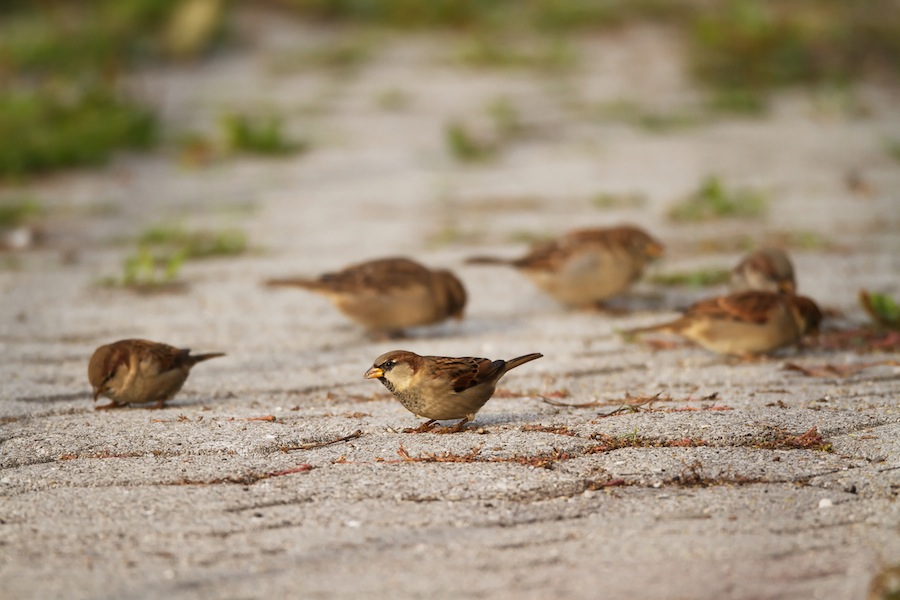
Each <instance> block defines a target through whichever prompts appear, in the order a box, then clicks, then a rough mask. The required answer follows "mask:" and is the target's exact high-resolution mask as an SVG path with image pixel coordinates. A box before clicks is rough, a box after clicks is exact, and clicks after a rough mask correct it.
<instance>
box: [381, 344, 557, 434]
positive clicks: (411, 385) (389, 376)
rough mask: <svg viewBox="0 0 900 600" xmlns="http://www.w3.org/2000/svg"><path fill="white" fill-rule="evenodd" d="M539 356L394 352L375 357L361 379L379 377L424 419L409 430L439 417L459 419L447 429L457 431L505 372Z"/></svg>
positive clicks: (426, 426)
mask: <svg viewBox="0 0 900 600" xmlns="http://www.w3.org/2000/svg"><path fill="white" fill-rule="evenodd" d="M542 356H543V354H537V353H535V354H526V355H525V356H520V357H518V358H514V359H512V360H493V361H492V360H490V359H489V358H472V357H463V358H451V357H448V356H419V355H418V354H414V353H413V352H408V351H406V350H393V351H391V352H387V353H385V354H382V355H381V356H379V357H378V358H376V359H375V364H374V365H373V366H372V368H371V369H369V370H368V371H366V374H365V378H366V379H378V380H379V381H381V383H383V384H384V386H385V387H386V388H387V389H389V390H390V391H391V392H392V393H393V394H394V396H395V397H396V398H397V400H399V401H400V404H402V405H403V406H404V407H406V409H407V410H409V411H410V412H412V413H413V414H415V415H417V416H419V417H422V418H425V419H428V421H426V422H425V423H423V424H422V425H421V426H420V427H419V428H418V429H416V430H412V431H416V432H424V431H429V430H430V429H432V428H433V427H434V424H435V423H436V422H437V421H442V420H444V419H462V420H461V421H460V422H459V423H457V424H456V425H455V426H454V427H453V428H452V430H454V431H459V430H461V429H462V427H463V425H465V424H466V423H468V422H469V421H471V420H472V419H474V418H475V413H477V412H478V410H479V409H480V408H481V407H482V406H484V404H485V402H487V401H488V399H489V398H490V397H491V396H492V395H493V394H494V388H495V387H496V386H497V381H499V380H500V378H501V377H503V376H504V375H505V374H506V372H507V371H509V370H511V369H515V368H516V367H518V366H519V365H524V364H525V363H527V362H530V361H532V360H535V359H538V358H541V357H542Z"/></svg>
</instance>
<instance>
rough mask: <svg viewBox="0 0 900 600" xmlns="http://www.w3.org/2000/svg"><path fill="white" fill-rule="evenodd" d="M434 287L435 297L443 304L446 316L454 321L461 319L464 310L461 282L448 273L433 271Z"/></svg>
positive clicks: (464, 294) (466, 297)
mask: <svg viewBox="0 0 900 600" xmlns="http://www.w3.org/2000/svg"><path fill="white" fill-rule="evenodd" d="M434 285H435V287H436V288H437V296H438V298H440V301H441V302H443V304H444V306H445V308H446V311H447V316H450V317H453V318H454V319H462V318H463V311H464V310H465V308H466V300H467V299H468V296H467V295H466V288H465V287H463V284H462V281H460V280H459V278H458V277H457V276H456V275H454V274H453V273H451V272H450V271H443V270H442V271H435V272H434Z"/></svg>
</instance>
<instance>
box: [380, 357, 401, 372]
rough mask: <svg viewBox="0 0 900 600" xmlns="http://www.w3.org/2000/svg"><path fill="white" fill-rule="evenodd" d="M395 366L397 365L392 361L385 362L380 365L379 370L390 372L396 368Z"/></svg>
mask: <svg viewBox="0 0 900 600" xmlns="http://www.w3.org/2000/svg"><path fill="white" fill-rule="evenodd" d="M396 364H397V363H395V362H394V361H392V360H388V361H385V362H383V363H381V370H382V371H390V370H391V369H393V368H394V367H395V366H396Z"/></svg>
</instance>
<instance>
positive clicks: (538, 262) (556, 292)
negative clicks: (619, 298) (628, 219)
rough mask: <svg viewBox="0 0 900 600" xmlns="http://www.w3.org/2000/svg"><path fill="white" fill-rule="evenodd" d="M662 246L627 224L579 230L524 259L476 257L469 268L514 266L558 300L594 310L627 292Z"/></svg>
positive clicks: (537, 248)
mask: <svg viewBox="0 0 900 600" xmlns="http://www.w3.org/2000/svg"><path fill="white" fill-rule="evenodd" d="M662 252H663V246H662V244H660V243H659V242H657V241H656V240H654V239H653V238H652V237H650V236H649V235H648V234H647V233H646V232H645V231H643V230H642V229H639V228H638V227H632V226H628V225H624V226H620V227H611V228H608V229H579V230H575V231H570V232H569V233H566V234H565V235H563V236H562V237H559V238H557V239H555V240H552V241H549V242H545V243H543V244H538V245H536V246H534V247H532V249H531V250H530V251H529V252H528V254H526V255H525V256H523V257H522V258H517V259H513V260H507V259H502V258H494V257H486V256H475V257H472V258H470V259H469V260H467V261H466V262H467V263H469V264H500V265H509V266H511V267H514V268H516V269H518V270H519V271H521V272H522V273H524V274H525V275H526V276H528V278H529V279H531V281H532V282H533V283H534V284H535V285H536V286H538V287H539V288H541V289H542V290H543V291H544V292H546V293H547V294H549V295H551V296H553V297H554V298H556V300H557V301H559V302H561V303H562V304H565V305H568V306H576V307H579V306H590V305H596V304H599V303H601V302H602V301H604V300H606V299H607V298H611V297H612V296H615V295H616V294H619V293H621V292H624V291H625V290H626V289H628V287H629V286H630V285H631V284H632V283H634V282H635V281H636V280H637V279H638V278H639V277H640V276H641V272H642V271H643V270H644V265H645V264H646V263H647V262H649V261H650V260H651V259H653V258H655V257H658V256H660V255H662Z"/></svg>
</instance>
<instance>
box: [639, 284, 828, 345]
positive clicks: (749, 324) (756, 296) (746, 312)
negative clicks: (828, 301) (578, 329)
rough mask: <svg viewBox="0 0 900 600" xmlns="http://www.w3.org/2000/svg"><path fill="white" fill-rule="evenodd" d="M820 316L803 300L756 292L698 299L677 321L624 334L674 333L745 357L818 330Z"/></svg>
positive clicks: (789, 343) (798, 297) (788, 342)
mask: <svg viewBox="0 0 900 600" xmlns="http://www.w3.org/2000/svg"><path fill="white" fill-rule="evenodd" d="M821 321H822V312H821V311H820V310H819V307H818V306H817V305H816V303H815V302H813V301H812V300H810V299H809V298H807V297H805V296H794V295H790V294H776V293H774V292H760V291H755V290H750V291H744V292H735V293H733V294H729V295H727V296H716V297H714V298H707V299H705V300H701V301H700V302H697V303H696V304H694V305H692V306H690V307H689V308H688V309H687V311H685V313H684V315H683V316H682V317H681V318H678V319H675V320H674V321H671V322H669V323H663V324H661V325H653V326H650V327H641V328H638V329H632V330H630V331H628V332H627V333H628V334H639V333H646V332H652V331H659V332H664V333H674V334H677V335H680V336H682V337H685V338H687V339H689V340H691V341H693V342H696V343H697V344H699V345H700V346H702V347H704V348H706V349H707V350H712V351H713V352H718V353H720V354H734V355H737V356H742V357H745V358H747V357H750V356H752V355H756V354H765V353H767V352H772V351H773V350H777V349H778V348H781V347H783V346H788V345H791V344H796V343H797V342H799V341H800V339H801V338H802V337H803V336H804V335H806V334H808V333H815V332H817V331H818V328H819V324H820V323H821Z"/></svg>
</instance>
